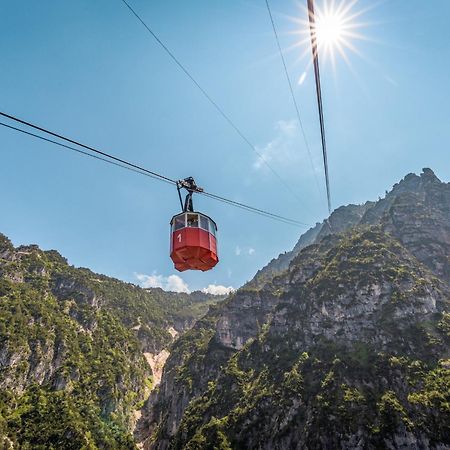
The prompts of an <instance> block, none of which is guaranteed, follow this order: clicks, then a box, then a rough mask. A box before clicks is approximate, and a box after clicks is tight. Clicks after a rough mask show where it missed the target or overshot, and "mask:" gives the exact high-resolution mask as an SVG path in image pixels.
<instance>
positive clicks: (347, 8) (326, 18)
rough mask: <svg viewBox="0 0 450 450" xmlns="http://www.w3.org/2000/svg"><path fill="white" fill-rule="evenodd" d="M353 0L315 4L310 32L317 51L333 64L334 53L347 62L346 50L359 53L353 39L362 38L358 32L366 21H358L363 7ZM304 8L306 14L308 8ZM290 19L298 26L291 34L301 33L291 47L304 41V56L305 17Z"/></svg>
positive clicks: (307, 40) (307, 38) (306, 41)
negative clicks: (360, 7) (313, 22)
mask: <svg viewBox="0 0 450 450" xmlns="http://www.w3.org/2000/svg"><path fill="white" fill-rule="evenodd" d="M357 3H358V0H341V1H340V2H339V3H338V2H337V1H335V0H323V1H322V2H320V4H319V2H317V4H316V6H315V25H314V26H313V29H312V33H313V35H314V36H315V38H316V40H317V46H318V52H319V54H320V55H321V56H323V57H324V59H326V60H328V59H331V61H332V63H333V66H334V65H335V63H336V58H337V56H340V57H342V58H343V59H344V60H345V62H346V63H347V64H349V59H348V55H347V53H348V52H349V51H350V52H354V53H357V54H358V55H360V53H359V51H358V49H357V48H356V46H355V42H356V41H357V40H365V39H366V38H365V36H364V35H363V34H361V33H360V29H361V28H363V27H365V26H367V23H362V22H360V20H359V19H360V16H361V15H362V14H364V13H365V12H366V11H367V9H366V10H361V9H359V10H357ZM368 9H371V8H368ZM305 11H306V15H307V14H308V12H307V10H305ZM291 19H292V20H293V21H294V22H295V23H296V24H297V27H298V28H297V29H296V31H294V33H293V34H299V35H301V36H302V39H301V40H300V41H299V42H297V43H296V44H295V45H294V46H293V47H294V48H296V47H298V46H305V45H306V47H307V48H306V50H305V51H304V54H303V55H302V56H306V55H307V54H308V52H309V51H310V49H309V45H310V35H309V34H310V26H309V20H308V19H306V20H305V19H299V18H295V19H294V18H291ZM291 48H292V47H291ZM360 56H361V55H360Z"/></svg>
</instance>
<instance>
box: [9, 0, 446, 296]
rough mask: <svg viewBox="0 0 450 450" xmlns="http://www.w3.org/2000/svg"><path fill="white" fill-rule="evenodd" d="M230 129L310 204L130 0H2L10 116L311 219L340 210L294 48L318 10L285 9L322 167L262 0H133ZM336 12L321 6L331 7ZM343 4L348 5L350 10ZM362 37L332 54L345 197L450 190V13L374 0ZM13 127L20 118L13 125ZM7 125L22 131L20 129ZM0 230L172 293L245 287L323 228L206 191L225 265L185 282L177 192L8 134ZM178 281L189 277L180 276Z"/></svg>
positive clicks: (334, 162) (308, 76)
mask: <svg viewBox="0 0 450 450" xmlns="http://www.w3.org/2000/svg"><path fill="white" fill-rule="evenodd" d="M129 1H130V3H131V4H132V6H133V7H134V8H135V9H136V10H137V11H138V12H139V13H140V14H141V16H142V18H143V19H144V20H145V21H146V22H147V23H148V24H149V26H151V27H152V28H153V29H154V31H155V32H156V33H157V34H158V35H159V37H160V38H161V39H162V40H163V41H164V42H165V43H166V44H167V46H168V47H169V48H170V49H171V50H172V51H173V52H174V53H175V54H176V55H177V57H178V58H179V59H180V60H181V61H182V62H183V63H184V64H185V66H186V67H187V68H188V69H189V70H190V71H191V72H192V73H193V74H194V76H195V77H196V78H197V80H198V81H199V82H200V83H201V84H202V86H203V87H204V88H205V89H206V90H207V91H208V92H209V93H210V95H211V96H212V97H213V98H214V99H215V100H216V101H217V103H218V104H220V105H221V107H222V108H223V109H224V110H225V111H226V112H227V113H228V114H229V115H230V116H231V117H232V118H233V120H234V122H235V123H236V124H238V126H239V127H240V129H241V130H242V131H243V132H244V133H245V134H246V136H248V138H249V139H250V141H251V142H252V143H253V144H254V145H255V146H256V147H257V149H258V151H259V152H260V153H262V154H264V156H265V158H266V160H268V161H269V162H270V164H271V166H272V167H273V168H274V169H275V170H276V171H277V172H278V173H279V174H280V175H281V176H282V177H283V179H284V180H285V181H286V182H287V183H288V184H289V186H290V187H291V188H292V190H293V191H295V193H296V196H297V197H298V198H299V199H300V200H299V199H297V198H296V197H294V196H293V195H291V194H290V192H289V191H288V190H287V189H286V188H285V187H284V186H283V185H282V184H280V182H279V181H278V180H277V178H276V177H274V175H273V174H272V173H271V172H270V170H268V169H267V167H265V165H264V164H261V161H259V160H258V157H257V155H256V154H255V153H254V152H252V150H251V149H250V148H249V147H248V146H246V144H245V143H244V142H243V141H242V139H241V138H240V137H239V136H238V135H237V134H236V132H235V131H234V130H233V129H232V128H231V127H230V126H229V125H228V124H227V123H226V122H225V121H224V119H223V118H222V117H221V116H220V115H219V114H218V113H217V112H216V111H215V110H214V109H213V107H212V106H211V105H210V104H209V103H208V102H207V101H206V100H205V98H204V97H203V96H202V95H201V94H200V93H199V91H198V89H197V88H196V87H195V86H194V85H193V84H192V82H191V81H190V80H189V79H188V78H187V77H186V76H185V74H183V73H182V72H181V71H180V70H179V68H177V67H176V65H175V64H174V63H173V61H172V60H171V59H170V58H169V57H168V56H167V54H166V53H164V51H163V50H162V49H161V47H159V46H158V45H157V44H156V42H155V41H154V39H153V38H152V37H151V36H150V35H149V34H148V33H147V32H146V30H145V29H144V28H143V27H142V25H141V24H140V23H139V22H138V21H137V20H136V18H135V17H133V16H132V15H131V14H130V12H129V11H128V9H127V8H126V7H125V6H124V4H123V3H122V2H121V1H120V0H109V1H106V0H96V1H92V0H77V1H72V2H57V1H55V0H53V1H51V0H41V1H39V2H36V1H31V0H25V1H22V2H6V1H2V0H0V55H1V61H2V64H1V66H2V69H1V70H0V98H1V102H0V104H1V107H0V109H1V110H2V111H5V112H8V113H11V114H14V115H17V116H19V117H22V118H25V119H28V120H30V121H32V122H35V123H37V124H40V125H42V126H45V127H48V128H49V129H52V130H55V131H57V132H60V133H62V134H65V135H67V136H69V137H73V138H75V139H79V140H80V141H82V142H85V143H88V144H90V145H93V146H96V147H98V148H101V149H104V150H105V151H108V152H111V153H113V154H115V155H117V156H119V157H123V158H125V159H128V160H130V161H132V162H136V163H139V164H141V165H143V166H145V167H148V168H149V169H151V170H154V171H156V172H159V173H162V174H164V175H166V176H168V177H171V178H175V179H178V178H184V177H187V176H194V177H195V178H196V180H197V183H198V184H199V185H200V186H202V187H204V188H205V189H206V190H208V191H210V192H213V193H216V194H219V195H222V196H225V197H228V198H231V199H233V200H236V201H240V202H244V203H247V204H250V205H253V206H255V207H259V208H262V209H267V210H270V211H272V212H274V213H279V214H282V215H285V216H289V217H293V218H296V219H298V220H300V221H302V222H305V223H308V224H311V225H314V224H315V223H316V222H318V221H322V220H323V219H324V218H325V217H326V215H327V209H326V197H325V189H324V181H323V171H322V160H321V148H320V134H319V125H318V119H317V107H316V103H315V92H314V76H313V73H312V71H311V67H310V66H309V65H308V63H309V58H310V54H309V52H307V56H306V57H303V58H302V54H303V52H304V51H305V50H307V47H306V46H305V45H303V46H294V44H296V43H297V42H298V41H299V40H300V39H301V37H300V35H298V34H296V33H294V32H295V31H299V30H300V31H301V30H302V29H304V26H303V25H301V24H299V23H298V22H295V21H294V20H292V19H293V18H300V19H303V20H304V19H305V18H306V15H305V11H304V9H303V4H306V0H305V1H293V0H277V1H275V0H272V2H271V4H272V9H273V14H274V19H275V21H276V24H277V27H278V31H279V34H280V40H281V45H282V47H283V49H285V51H286V62H287V67H288V70H289V72H290V75H291V77H292V80H293V82H294V90H295V95H296V98H297V101H298V104H299V106H300V110H301V114H302V118H303V124H304V129H305V133H306V135H307V138H308V141H309V144H310V148H311V152H312V157H313V161H314V166H315V168H316V169H315V171H316V175H315V176H316V177H317V179H318V182H319V188H318V187H317V184H316V181H315V176H314V171H313V170H312V169H311V164H310V162H309V159H308V156H307V152H306V149H305V144H304V142H303V140H302V137H301V134H300V131H299V127H298V124H297V122H296V116H295V110H294V108H293V105H292V102H291V99H290V96H289V90H288V86H287V84H286V80H285V75H284V72H283V68H282V64H281V61H280V58H279V55H278V53H277V47H276V42H275V40H274V36H273V31H272V28H271V24H270V20H269V17H268V13H267V10H266V7H265V2H264V0H234V1H227V2H224V1H223V0H222V1H219V0H208V1H206V0H203V1H200V0H197V1H192V2H186V1H157V0H154V1H148V0H147V1H145V0H129ZM316 3H317V6H318V7H321V6H323V4H324V2H323V0H316ZM345 3H348V1H346V2H345ZM352 11H353V12H358V11H363V13H362V14H361V15H360V16H358V17H357V18H355V22H356V23H360V24H363V23H364V24H366V25H365V26H364V27H362V28H359V29H358V33H360V34H362V35H363V36H364V37H365V39H364V40H353V41H352V43H353V44H354V45H355V47H356V48H357V49H358V52H359V53H360V54H359V55H358V54H355V53H352V52H350V51H347V55H348V58H349V62H350V67H349V65H347V63H346V62H345V61H344V60H343V58H341V57H339V55H338V56H337V64H336V66H335V68H333V66H332V64H331V62H330V60H329V59H327V60H325V58H322V60H321V75H322V89H323V99H324V110H325V121H326V131H327V141H328V152H329V167H330V180H331V190H332V203H333V207H334V208H336V207H338V206H340V205H345V204H349V203H361V202H364V201H366V200H374V199H377V198H378V197H379V196H382V195H384V192H385V190H389V189H390V188H391V187H392V185H393V184H394V183H396V182H398V181H399V180H400V179H401V178H402V177H404V176H405V175H406V174H407V173H409V172H416V173H419V172H420V171H421V168H422V167H431V168H432V169H433V170H434V171H435V173H436V175H437V176H438V177H439V178H440V179H441V180H443V181H449V180H450V153H449V141H450V116H449V112H448V105H449V104H450V87H449V78H450V77H449V72H450V28H449V27H448V18H449V17H450V2H448V1H447V0H433V1H430V2H422V1H419V0H409V1H406V0H385V1H379V2H378V1H369V0H360V1H359V2H357V3H356V4H355V5H354V7H353V8H352ZM5 122H6V121H5ZM8 123H9V122H8ZM0 198H1V203H2V206H1V214H0V232H2V233H4V234H6V235H7V236H9V237H10V238H11V239H12V241H13V243H14V244H16V245H19V244H28V243H37V244H38V245H40V246H41V247H42V248H44V249H57V250H58V251H60V253H62V254H63V255H64V256H66V257H67V258H68V259H69V261H70V263H72V264H74V265H76V266H84V267H89V268H91V269H92V270H94V271H97V272H101V273H104V274H107V275H111V276H114V277H117V278H120V279H123V280H126V281H130V282H134V283H141V284H144V285H161V286H163V287H165V288H169V289H179V290H183V289H187V288H189V289H191V290H194V289H201V288H205V287H207V286H209V285H212V286H213V287H212V288H211V289H214V286H216V285H219V286H234V287H239V286H240V285H242V284H243V283H244V282H245V281H246V280H248V279H250V278H252V276H253V275H254V273H255V272H256V271H257V270H258V269H260V268H261V267H262V266H263V265H265V264H266V263H267V262H268V261H270V259H272V258H273V257H276V256H277V255H278V254H279V253H280V252H284V251H287V250H290V249H292V247H293V246H294V244H295V243H296V241H297V240H298V238H299V236H300V234H301V233H303V232H304V231H305V230H306V229H307V228H308V227H304V228H296V227H293V226H289V225H284V224H282V223H279V222H274V221H271V220H269V219H266V218H263V217H260V216H258V215H253V214H250V213H247V212H244V211H242V210H240V209H234V208H232V207H230V206H227V205H223V204H222V203H217V202H214V201H212V200H210V199H207V198H196V199H194V202H195V206H196V209H198V210H201V211H203V212H205V213H207V214H208V215H210V216H211V217H213V218H214V219H215V220H216V221H217V223H218V226H219V246H220V247H219V249H220V259H221V261H220V263H219V265H218V266H217V267H216V268H215V269H214V270H212V271H210V272H207V273H201V272H189V273H186V272H185V273H182V274H179V273H177V272H176V271H175V270H174V269H173V265H172V262H171V260H170V258H169V254H168V253H169V225H168V223H169V221H170V218H171V217H172V215H173V214H175V213H177V212H178V210H179V202H178V197H177V194H176V190H175V189H174V188H173V187H170V186H168V185H165V184H163V183H160V182H157V181H153V180H151V179H148V178H146V177H142V176H139V175H136V174H133V173H131V172H128V171H125V170H122V169H119V168H116V167H112V166H110V165H107V164H104V163H102V162H98V161H94V160H91V159H89V158H85V157H81V156H79V155H77V154H72V153H70V152H66V151H62V150H60V149H59V148H58V147H55V146H53V145H51V144H48V143H44V142H36V141H35V140H33V139H31V138H29V137H27V136H22V135H17V134H16V133H13V132H11V131H9V130H6V129H4V128H3V127H0ZM180 277H181V278H180Z"/></svg>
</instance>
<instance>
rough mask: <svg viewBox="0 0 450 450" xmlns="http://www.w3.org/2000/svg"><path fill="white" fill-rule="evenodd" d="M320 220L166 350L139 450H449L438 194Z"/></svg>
mask: <svg viewBox="0 0 450 450" xmlns="http://www.w3.org/2000/svg"><path fill="white" fill-rule="evenodd" d="M346 208H347V210H346ZM333 214H334V220H333V215H332V216H331V217H330V219H329V222H328V223H324V224H323V225H321V226H318V227H316V229H315V230H314V231H313V232H312V233H310V236H309V237H308V240H309V241H310V243H311V245H309V246H306V247H304V248H300V249H297V250H298V251H296V254H291V255H290V256H289V258H290V263H289V266H288V268H287V269H285V270H283V271H281V273H279V272H278V271H277V270H274V271H271V272H270V271H266V274H265V277H261V276H260V275H261V274H259V280H257V282H255V283H249V284H248V285H246V286H244V287H243V288H242V289H240V290H239V291H238V292H236V293H235V294H234V295H232V296H231V297H230V298H229V299H228V300H226V301H225V302H223V303H221V304H220V305H217V306H216V307H215V308H213V309H211V310H210V312H209V313H208V314H207V316H206V317H205V318H204V319H202V320H201V321H199V322H198V323H197V324H196V325H195V326H194V328H193V329H192V330H190V331H189V332H187V333H186V334H185V335H184V336H183V337H182V338H181V339H180V340H179V341H178V342H177V343H176V344H175V345H174V346H173V349H172V354H171V356H170V358H169V360H168V362H167V364H166V367H165V369H164V373H163V378H162V383H161V386H160V390H159V394H158V396H157V398H155V399H153V400H152V402H151V404H149V405H148V408H147V410H146V414H144V416H143V419H142V420H143V421H144V422H145V427H146V430H147V434H146V436H144V439H143V442H144V445H145V447H147V448H161V449H164V448H202V449H203V448H265V449H290V448H328V449H335V448H346V449H347V448H352V449H360V448H401V447H403V448H424V449H426V448H441V449H443V448H450V426H449V424H450V408H449V406H448V405H449V404H450V371H449V368H450V360H449V359H448V358H449V357H450V314H449V312H448V311H449V306H450V278H449V263H450V245H449V244H450V185H449V184H445V183H441V182H440V181H439V180H438V179H437V178H436V177H435V175H434V174H433V173H432V172H431V171H430V170H429V169H425V170H424V172H423V173H422V174H421V176H416V175H412V174H410V175H408V176H407V177H405V179H404V180H402V181H401V182H400V183H398V184H397V185H395V186H394V188H393V189H392V191H391V192H389V193H387V195H386V197H385V198H384V199H382V200H379V201H378V202H376V203H366V204H365V205H363V206H361V207H358V206H350V207H343V208H340V209H339V210H336V211H335V213H333ZM345 216H347V217H349V220H348V222H347V223H346V221H345V220H344V219H343V218H344V217H345ZM338 219H339V220H338ZM319 228H320V229H319ZM311 235H312V236H311ZM311 241H312V242H311ZM299 247H301V245H299ZM274 266H275V264H273V263H272V267H274ZM269 272H270V273H269ZM276 273H278V274H276ZM268 274H269V275H268ZM261 280H264V284H263V285H261Z"/></svg>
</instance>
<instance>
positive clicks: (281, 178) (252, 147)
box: [122, 0, 303, 204]
mask: <svg viewBox="0 0 450 450" xmlns="http://www.w3.org/2000/svg"><path fill="white" fill-rule="evenodd" d="M122 2H123V3H124V5H125V6H126V7H127V8H128V9H129V10H130V12H131V13H132V14H133V15H134V16H135V17H136V19H137V20H138V21H139V22H140V23H141V24H142V25H143V26H144V28H145V29H146V30H147V31H148V32H149V33H150V34H151V36H152V37H153V38H154V39H155V41H156V42H157V43H158V44H159V45H160V46H161V47H162V49H163V50H164V51H165V52H166V53H167V54H168V55H169V56H170V58H171V59H172V60H173V61H174V63H175V64H176V65H177V66H178V67H179V68H180V69H181V71H182V72H183V73H184V74H185V75H186V76H187V77H188V78H189V79H190V80H191V81H192V83H194V85H195V86H196V87H197V89H198V90H199V91H200V92H201V93H202V94H203V96H204V97H205V98H206V99H207V100H208V101H209V103H211V105H212V106H213V107H214V108H215V109H216V110H217V111H218V112H219V114H220V115H221V116H222V117H223V118H224V119H225V120H226V121H227V122H228V124H229V125H230V126H231V127H232V128H233V129H234V131H236V133H237V134H238V135H239V136H240V137H241V139H242V140H243V141H244V142H245V143H246V144H247V145H248V147H250V148H251V149H252V150H253V151H254V152H255V153H256V155H258V157H259V158H260V159H261V161H262V162H263V163H264V164H265V165H266V166H267V168H268V169H269V170H270V171H271V172H272V174H273V175H274V176H275V177H276V178H278V180H279V181H280V183H281V184H283V186H284V187H285V188H286V189H287V190H288V191H289V192H290V194H291V195H292V196H293V197H295V199H296V200H297V201H298V202H300V203H301V204H303V200H302V199H301V198H300V197H299V196H298V195H297V193H296V192H295V191H294V190H293V189H292V188H291V186H290V185H289V184H288V183H286V181H285V180H284V179H283V177H282V176H281V175H280V174H279V173H278V172H277V171H276V170H275V169H274V168H273V167H272V166H271V165H270V164H269V162H268V161H267V159H266V158H264V155H262V154H261V152H259V151H258V149H257V148H256V146H255V145H253V144H252V142H251V141H250V139H249V138H248V137H247V136H246V135H245V134H244V132H243V131H242V130H241V129H240V128H239V127H238V126H237V125H236V123H235V122H234V121H233V120H232V119H231V117H230V116H229V115H228V114H227V113H226V112H225V111H224V110H223V108H221V107H220V105H219V104H218V103H217V102H216V101H215V100H214V99H213V98H212V97H211V95H210V94H209V93H208V92H207V91H206V90H205V89H204V88H203V87H202V85H201V84H200V83H199V82H198V81H197V79H196V78H195V77H194V76H193V75H192V73H191V72H190V71H189V70H188V69H187V68H186V66H185V65H184V64H182V63H181V61H180V60H179V59H178V58H177V57H176V56H175V54H174V53H173V52H172V51H171V50H170V49H169V48H168V47H167V45H166V44H165V43H164V42H163V41H162V40H161V39H160V38H159V37H158V35H157V34H156V33H155V32H154V31H153V30H152V29H151V28H150V26H149V25H147V23H146V22H145V21H144V20H143V19H142V17H141V16H140V15H139V14H138V13H137V12H136V10H135V9H134V8H133V7H132V6H131V5H130V4H129V3H128V2H127V1H126V0H122Z"/></svg>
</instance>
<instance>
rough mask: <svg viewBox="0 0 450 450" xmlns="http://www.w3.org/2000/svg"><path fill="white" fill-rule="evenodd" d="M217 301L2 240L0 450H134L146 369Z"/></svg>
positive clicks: (148, 379) (149, 380) (148, 384)
mask: <svg viewBox="0 0 450 450" xmlns="http://www.w3.org/2000/svg"><path fill="white" fill-rule="evenodd" d="M217 300H218V299H217V298H212V297H211V296H207V295H200V294H198V293H197V294H196V295H194V296H190V295H187V294H175V293H167V292H164V291H162V290H160V289H151V290H144V289H141V288H139V287H137V286H135V285H132V284H128V283H124V282H121V281H119V280H115V279H112V278H108V277H105V276H103V275H99V274H95V273H93V272H91V271H89V270H87V269H79V268H74V267H72V266H70V265H69V264H68V263H67V261H66V260H65V259H64V258H63V257H62V256H61V255H59V254H58V253H57V252H56V251H42V250H40V249H39V248H38V247H37V246H34V245H31V246H21V247H18V248H14V246H13V245H12V244H11V242H10V241H9V240H8V239H7V238H6V237H5V236H3V235H1V234H0V448H33V449H34V448H42V449H44V448H45V449H53V448H54V449H62V448H73V449H79V448H86V449H95V448H107V449H114V448H117V449H124V448H135V443H134V441H133V437H132V433H131V431H132V428H133V424H134V420H135V411H136V410H139V409H140V408H141V406H142V404H143V401H144V400H145V399H146V398H147V397H148V394H149V391H150V390H151V388H152V385H153V384H154V382H155V376H156V377H158V376H160V373H159V372H160V369H161V368H160V367H158V365H157V364H156V365H155V366H154V367H153V369H154V370H155V372H154V373H153V372H152V367H151V363H152V362H158V361H159V364H161V358H164V357H167V355H168V353H167V351H165V350H164V349H166V348H167V347H168V346H169V345H170V343H171V342H172V341H173V337H174V336H175V335H176V334H179V333H183V332H184V331H185V330H186V329H188V328H189V327H191V326H192V325H193V324H194V322H195V321H196V320H197V319H198V318H199V317H201V316H202V315H204V314H205V313H206V311H207V309H208V307H209V305H210V304H212V303H215V302H216V301H217ZM149 363H150V364H149ZM156 381H157V380H156Z"/></svg>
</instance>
